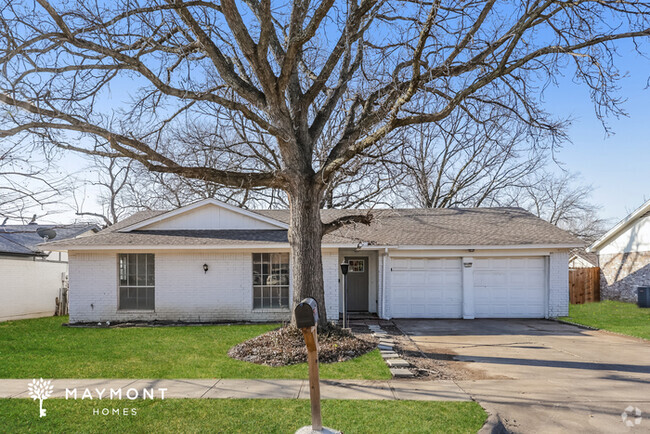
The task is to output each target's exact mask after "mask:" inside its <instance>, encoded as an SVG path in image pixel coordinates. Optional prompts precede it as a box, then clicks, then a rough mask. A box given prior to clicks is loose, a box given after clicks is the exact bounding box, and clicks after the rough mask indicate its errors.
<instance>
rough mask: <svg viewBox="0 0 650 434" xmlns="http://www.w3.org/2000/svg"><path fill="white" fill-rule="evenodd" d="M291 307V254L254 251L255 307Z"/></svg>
mask: <svg viewBox="0 0 650 434" xmlns="http://www.w3.org/2000/svg"><path fill="white" fill-rule="evenodd" d="M264 308H287V309H288V308H289V254H288V253H253V309H264Z"/></svg>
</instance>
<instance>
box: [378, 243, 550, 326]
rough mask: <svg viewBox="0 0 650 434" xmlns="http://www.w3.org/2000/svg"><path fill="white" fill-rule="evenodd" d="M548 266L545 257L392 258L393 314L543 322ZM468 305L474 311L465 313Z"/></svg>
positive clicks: (391, 294)
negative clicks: (526, 319) (471, 299)
mask: <svg viewBox="0 0 650 434" xmlns="http://www.w3.org/2000/svg"><path fill="white" fill-rule="evenodd" d="M546 263H547V261H546V258H545V257H544V256H534V257H523V256H522V257H477V258H473V260H471V261H467V260H466V261H463V258H460V257H456V258H453V257H452V258H421V257H413V258H406V257H397V258H392V259H391V271H390V297H389V299H390V309H391V316H392V317H394V318H462V317H464V316H465V317H468V316H469V317H475V318H543V317H544V316H545V314H546V313H545V312H546V303H545V300H546V297H547V295H546V294H547V291H546V288H547V272H546V269H547V266H546ZM464 269H465V272H463V271H464ZM463 278H465V280H466V281H465V285H464V282H463ZM468 285H469V286H471V287H469V288H468ZM464 297H472V298H473V303H463V301H464ZM464 306H465V310H467V309H468V306H470V307H469V309H471V310H473V311H472V312H467V311H465V312H463V308H464Z"/></svg>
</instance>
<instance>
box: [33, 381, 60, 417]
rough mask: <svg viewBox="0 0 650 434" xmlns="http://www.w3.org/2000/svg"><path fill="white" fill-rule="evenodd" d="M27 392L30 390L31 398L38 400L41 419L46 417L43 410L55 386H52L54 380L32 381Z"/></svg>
mask: <svg viewBox="0 0 650 434" xmlns="http://www.w3.org/2000/svg"><path fill="white" fill-rule="evenodd" d="M27 390H29V396H30V397H31V398H32V399H33V400H34V401H36V400H37V399H38V408H39V409H40V412H39V417H45V415H46V411H45V409H44V408H43V401H44V400H46V399H47V398H49V397H50V395H51V394H52V391H53V390H54V386H52V380H47V381H45V380H43V379H42V378H41V379H40V380H36V379H34V380H32V382H31V383H29V384H28V385H27Z"/></svg>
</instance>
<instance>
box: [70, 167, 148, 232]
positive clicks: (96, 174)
mask: <svg viewBox="0 0 650 434" xmlns="http://www.w3.org/2000/svg"><path fill="white" fill-rule="evenodd" d="M134 165H135V163H134V161H133V160H131V159H125V158H117V157H97V156H94V157H93V158H92V165H91V167H89V170H88V172H90V174H91V175H90V178H89V179H88V178H86V179H79V178H75V179H73V181H72V183H73V184H74V185H73V187H72V188H73V194H72V197H73V201H74V210H75V214H76V215H78V216H82V217H94V218H97V219H100V220H101V221H102V223H103V224H104V225H105V226H111V225H114V224H115V223H117V222H118V221H119V220H121V219H122V218H123V217H124V216H125V215H126V214H127V213H128V212H129V211H130V210H133V208H134V207H133V206H132V205H131V204H130V203H129V201H128V199H127V198H126V197H125V196H126V193H127V192H128V191H129V187H130V186H131V185H132V184H131V183H132V182H133V181H134V180H133V176H132V175H133V166H134ZM88 186H90V187H91V188H92V189H94V190H96V199H97V202H98V203H96V204H90V207H93V205H99V206H100V207H101V212H98V211H88V207H89V204H88V203H87V202H86V195H85V193H86V187H88ZM79 190H82V198H79V197H78V196H79ZM135 208H136V209H137V207H135Z"/></svg>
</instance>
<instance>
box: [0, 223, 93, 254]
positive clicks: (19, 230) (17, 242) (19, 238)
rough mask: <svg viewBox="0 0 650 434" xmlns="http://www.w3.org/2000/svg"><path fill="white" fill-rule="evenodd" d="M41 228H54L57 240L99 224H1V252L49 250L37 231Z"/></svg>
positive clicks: (32, 252) (35, 252)
mask: <svg viewBox="0 0 650 434" xmlns="http://www.w3.org/2000/svg"><path fill="white" fill-rule="evenodd" d="M40 228H47V229H54V231H55V232H56V240H66V239H68V238H74V237H76V236H78V235H80V234H82V233H84V232H88V231H90V230H93V229H95V228H97V225H88V224H83V225H79V224H77V225H39V224H28V225H2V226H0V254H3V253H4V254H10V255H25V256H38V255H43V254H44V253H43V251H44V250H47V248H45V247H46V244H44V243H43V238H41V237H40V236H39V235H38V233H36V231H37V230H38V229H40Z"/></svg>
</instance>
